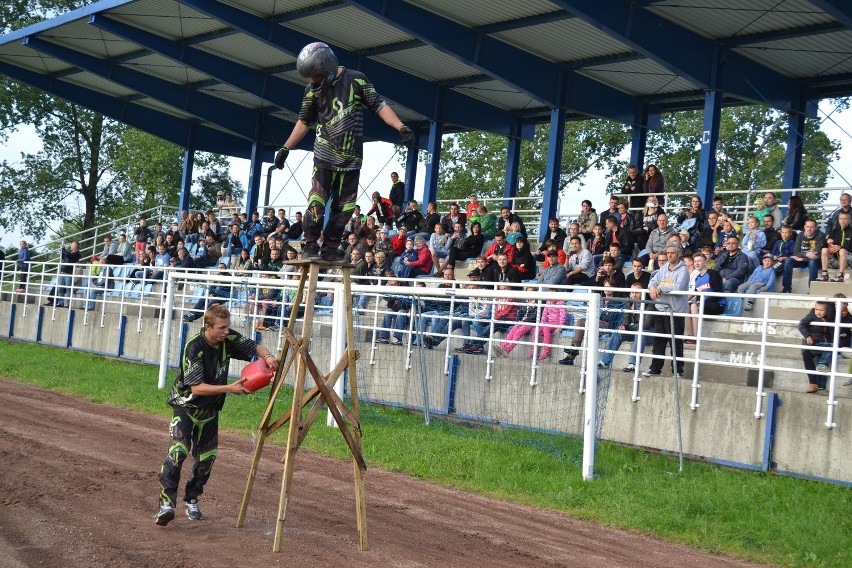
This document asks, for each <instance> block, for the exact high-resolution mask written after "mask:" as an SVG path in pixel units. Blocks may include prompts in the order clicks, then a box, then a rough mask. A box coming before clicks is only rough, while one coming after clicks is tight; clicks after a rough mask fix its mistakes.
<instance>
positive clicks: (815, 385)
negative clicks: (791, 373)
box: [799, 301, 834, 394]
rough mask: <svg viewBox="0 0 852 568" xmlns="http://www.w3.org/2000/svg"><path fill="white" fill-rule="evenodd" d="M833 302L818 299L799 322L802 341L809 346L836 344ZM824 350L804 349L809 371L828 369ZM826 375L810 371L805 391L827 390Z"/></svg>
mask: <svg viewBox="0 0 852 568" xmlns="http://www.w3.org/2000/svg"><path fill="white" fill-rule="evenodd" d="M832 312H833V310H832V309H831V304H830V303H829V302H826V301H818V302H816V303H815V304H814V307H813V309H812V310H811V311H809V312H808V313H807V315H805V317H804V318H802V320H801V321H800V322H799V333H801V334H802V337H804V338H805V339H804V341H803V342H802V343H803V344H804V345H807V346H808V347H833V346H834V330H833V328H832V327H831V324H832V323H834V314H833V313H832ZM823 353H824V352H823V351H817V350H815V349H807V348H806V349H802V362H803V363H804V365H805V369H806V370H807V371H820V372H825V371H826V370H827V368H826V365H825V363H822V357H823ZM815 360H819V361H820V365H821V368H820V367H817V365H816V363H815ZM826 379H827V377H826V376H825V375H817V374H815V373H813V372H809V373H808V388H807V390H806V391H805V392H807V393H811V394H813V393H815V392H817V391H820V390H825V386H826Z"/></svg>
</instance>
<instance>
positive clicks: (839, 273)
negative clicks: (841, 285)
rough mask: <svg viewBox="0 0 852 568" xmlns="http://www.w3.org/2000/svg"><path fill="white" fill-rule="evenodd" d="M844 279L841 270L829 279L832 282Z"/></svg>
mask: <svg viewBox="0 0 852 568" xmlns="http://www.w3.org/2000/svg"><path fill="white" fill-rule="evenodd" d="M844 280H846V276H845V275H844V274H843V273H842V272H838V273H837V276H835V277H834V278H832V279H831V281H832V282H843V281H844Z"/></svg>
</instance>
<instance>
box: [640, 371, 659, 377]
mask: <svg viewBox="0 0 852 568" xmlns="http://www.w3.org/2000/svg"><path fill="white" fill-rule="evenodd" d="M660 374H661V373H660V371H655V370H654V369H648V370H647V371H645V372H644V373H642V376H643V377H659V376H660Z"/></svg>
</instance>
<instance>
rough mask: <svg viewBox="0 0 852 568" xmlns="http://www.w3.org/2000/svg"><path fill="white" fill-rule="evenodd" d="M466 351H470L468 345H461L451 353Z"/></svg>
mask: <svg viewBox="0 0 852 568" xmlns="http://www.w3.org/2000/svg"><path fill="white" fill-rule="evenodd" d="M468 349H470V343H463V344H462V346H461V347H456V348H455V349H453V351H455V352H456V353H466V352H467V350H468Z"/></svg>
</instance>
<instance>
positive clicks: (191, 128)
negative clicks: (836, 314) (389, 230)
mask: <svg viewBox="0 0 852 568" xmlns="http://www.w3.org/2000/svg"><path fill="white" fill-rule="evenodd" d="M850 28H852V5H850V3H849V2H847V1H844V0H834V1H832V0H787V1H786V2H782V3H780V4H779V3H778V2H777V1H776V0H660V1H647V0H634V1H632V2H628V1H626V0H565V1H549V0H525V1H524V2H516V1H514V0H411V1H407V2H403V1H390V2H389V1H387V0H349V1H344V0H290V1H281V0H226V1H215V0H105V1H102V2H99V3H96V4H92V5H90V6H87V7H85V8H81V9H79V10H75V11H73V12H70V13H68V14H65V15H63V16H60V17H57V18H55V19H53V20H49V21H46V22H42V23H40V24H37V25H34V26H30V27H28V28H25V29H22V30H18V31H16V32H13V33H9V34H7V35H5V36H3V37H0V72H2V73H4V74H6V75H8V76H10V77H12V78H14V79H17V80H20V81H23V82H25V83H29V84H31V85H33V86H36V87H38V88H41V89H43V90H45V91H47V92H49V93H52V94H54V95H57V96H59V97H62V98H65V99H68V100H70V101H72V102H75V103H78V104H80V105H82V106H85V107H88V108H90V109H92V110H95V111H98V112H100V113H103V114H104V115H106V116H109V117H111V118H113V119H116V120H120V121H122V122H125V123H127V124H130V125H131V126H134V127H137V128H140V129H142V130H145V131H148V132H151V133H152V134H155V135H158V136H160V137H162V138H165V139H166V140H169V141H172V142H174V143H176V144H179V145H181V146H185V147H190V148H195V149H198V150H204V151H211V152H218V153H222V154H227V155H230V156H236V157H241V158H250V157H251V149H252V144H253V142H255V140H257V141H258V142H259V143H260V144H261V145H262V147H263V148H264V160H265V161H267V162H268V161H271V158H272V152H273V151H274V150H275V149H276V148H277V147H278V146H280V144H281V143H282V142H283V140H284V139H285V138H286V137H287V135H288V134H289V132H290V130H291V128H292V123H293V122H294V121H295V119H296V116H297V113H298V107H299V104H300V101H301V98H302V94H303V91H304V80H303V79H302V78H300V77H299V76H298V74H296V72H295V56H296V54H298V52H299V50H300V49H301V48H302V47H303V46H304V45H305V44H307V43H310V42H311V41H316V40H317V39H319V40H322V41H325V42H327V43H329V44H330V45H331V46H332V47H333V48H334V49H335V52H336V53H337V55H338V57H339V59H340V61H341V63H342V64H343V65H347V66H350V67H353V68H356V69H359V70H361V71H363V72H364V73H365V74H366V75H367V76H368V77H369V78H370V79H371V80H372V81H373V82H374V84H375V85H376V88H377V89H378V91H379V92H380V93H382V94H383V95H384V96H385V97H386V98H387V99H388V100H389V101H390V102H391V104H392V105H393V106H394V108H395V110H396V111H397V113H398V114H399V115H400V118H401V119H402V120H403V121H405V122H406V123H408V124H411V125H412V126H413V127H414V128H415V129H416V130H417V132H418V135H419V136H418V138H419V139H425V134H426V132H427V126H428V123H429V122H430V121H435V122H438V123H441V124H442V125H443V126H444V131H445V132H446V131H457V130H469V129H476V130H486V131H490V132H495V133H498V134H502V135H507V136H514V137H523V138H529V137H530V136H531V134H532V128H531V127H532V125H533V124H534V123H535V122H543V121H547V120H549V119H550V116H551V111H552V109H554V108H556V109H563V110H564V111H566V112H565V116H566V117H568V118H586V117H604V118H609V119H613V120H617V121H619V122H622V123H625V124H631V125H636V121H637V118H636V117H637V116H644V115H648V116H649V120H648V123H647V126H649V127H651V128H653V127H654V126H656V124H658V121H659V114H660V113H661V112H664V111H668V110H683V109H688V108H703V107H704V104H705V94H706V93H707V92H708V91H717V92H719V93H721V95H722V96H723V100H724V104H742V103H747V102H758V103H764V104H768V105H771V106H773V107H776V108H779V109H783V110H791V111H794V112H795V110H796V109H799V108H802V107H801V104H800V103H799V102H800V101H802V100H818V99H821V98H826V97H832V96H846V95H849V94H850V93H852V29H850ZM368 117H369V118H368V119H367V124H366V125H365V135H366V136H367V138H368V139H370V140H384V141H387V142H398V137H397V135H396V133H394V132H393V131H392V130H390V129H388V128H387V127H386V126H385V125H384V124H382V123H381V121H380V120H379V119H377V118H375V117H372V116H371V113H368ZM640 126H646V124H640Z"/></svg>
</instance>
